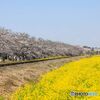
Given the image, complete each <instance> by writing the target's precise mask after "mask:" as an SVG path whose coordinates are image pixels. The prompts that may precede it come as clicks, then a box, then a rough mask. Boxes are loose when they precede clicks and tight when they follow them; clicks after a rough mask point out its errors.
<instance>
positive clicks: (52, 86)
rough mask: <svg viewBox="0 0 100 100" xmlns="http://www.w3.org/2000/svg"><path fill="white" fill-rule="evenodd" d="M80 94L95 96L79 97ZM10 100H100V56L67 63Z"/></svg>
mask: <svg viewBox="0 0 100 100" xmlns="http://www.w3.org/2000/svg"><path fill="white" fill-rule="evenodd" d="M72 92H74V95H71V93H72ZM80 92H81V93H90V92H91V93H92V92H93V93H95V95H77V93H80ZM75 93H76V94H75ZM10 100H100V56H93V57H90V58H83V59H81V60H78V61H74V62H70V63H67V64H65V65H64V66H62V67H60V68H58V69H56V70H53V71H51V72H49V73H47V74H45V75H43V76H42V79H41V80H40V81H39V82H38V83H37V84H34V83H29V84H26V85H25V86H24V87H20V88H19V89H17V90H16V91H15V92H14V93H13V94H12V95H11V97H10Z"/></svg>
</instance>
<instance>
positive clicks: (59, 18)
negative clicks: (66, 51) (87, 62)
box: [0, 0, 100, 47]
mask: <svg viewBox="0 0 100 100" xmlns="http://www.w3.org/2000/svg"><path fill="white" fill-rule="evenodd" d="M0 26H1V27H5V28H8V29H12V30H13V31H16V32H27V33H29V34H30V35H31V36H35V37H42V38H44V39H50V40H54V41H62V42H65V43H69V44H74V45H88V46H98V47H100V0H0Z"/></svg>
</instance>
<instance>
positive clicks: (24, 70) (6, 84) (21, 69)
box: [0, 57, 83, 97]
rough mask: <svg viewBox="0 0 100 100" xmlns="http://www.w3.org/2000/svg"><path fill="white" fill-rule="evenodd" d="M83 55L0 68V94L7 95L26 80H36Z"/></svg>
mask: <svg viewBox="0 0 100 100" xmlns="http://www.w3.org/2000/svg"><path fill="white" fill-rule="evenodd" d="M80 58H83V57H72V58H63V59H57V60H49V61H43V62H36V63H30V64H22V65H13V66H6V67H1V68H0V95H1V96H4V97H7V96H8V95H9V94H10V93H12V92H13V91H14V90H15V89H16V88H18V87H19V86H22V85H24V84H25V83H27V82H30V81H35V82H37V81H38V80H39V78H40V76H41V75H42V74H44V73H46V72H48V71H51V70H53V69H56V68H58V67H60V66H62V65H63V64H64V63H67V62H70V61H74V60H78V59H80Z"/></svg>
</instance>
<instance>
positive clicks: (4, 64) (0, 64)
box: [0, 56, 69, 67]
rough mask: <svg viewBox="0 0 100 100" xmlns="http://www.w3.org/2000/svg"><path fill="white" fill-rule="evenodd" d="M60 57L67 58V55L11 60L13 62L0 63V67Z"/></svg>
mask: <svg viewBox="0 0 100 100" xmlns="http://www.w3.org/2000/svg"><path fill="white" fill-rule="evenodd" d="M62 58H69V56H61V57H49V58H41V59H33V60H27V61H13V62H9V63H8V62H4V63H0V67H4V66H11V65H18V64H25V63H34V62H41V61H47V60H55V59H62Z"/></svg>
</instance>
